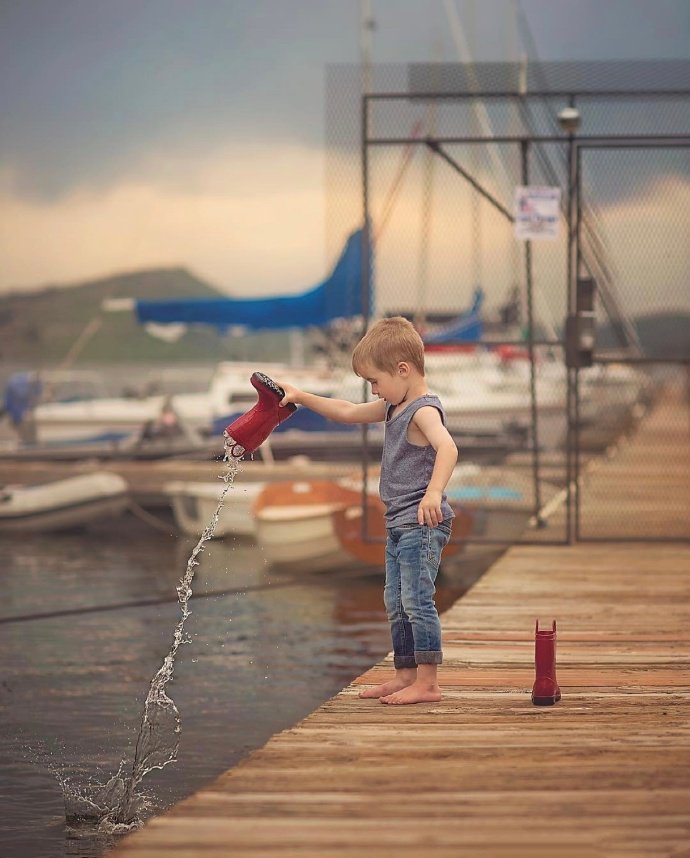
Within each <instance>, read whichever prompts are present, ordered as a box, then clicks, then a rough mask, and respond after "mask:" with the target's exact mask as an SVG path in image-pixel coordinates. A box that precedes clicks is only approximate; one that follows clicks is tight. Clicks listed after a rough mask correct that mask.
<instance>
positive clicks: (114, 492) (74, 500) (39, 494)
mask: <svg viewBox="0 0 690 858" xmlns="http://www.w3.org/2000/svg"><path fill="white" fill-rule="evenodd" d="M128 504H129V497H128V486H127V483H126V482H125V480H123V479H122V477H120V476H118V475H117V474H111V473H109V472H107V471H94V472H93V473H91V474H82V475H80V476H77V477H68V478H66V479H63V480H53V481H51V482H48V483H40V484H38V485H23V486H14V485H10V486H0V532H5V533H7V532H10V533H14V532H32V533H46V532H51V531H56V530H71V529H74V528H80V527H84V526H86V525H88V524H91V523H92V522H94V521H97V520H101V519H106V518H107V519H109V518H113V517H115V516H119V515H121V514H122V513H123V512H124V511H125V510H126V508H127V506H128Z"/></svg>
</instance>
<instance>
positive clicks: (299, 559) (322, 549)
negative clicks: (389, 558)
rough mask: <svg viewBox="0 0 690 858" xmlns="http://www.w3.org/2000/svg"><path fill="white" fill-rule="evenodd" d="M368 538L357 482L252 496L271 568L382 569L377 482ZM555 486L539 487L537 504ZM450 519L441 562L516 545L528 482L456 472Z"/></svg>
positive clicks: (528, 505) (270, 489)
mask: <svg viewBox="0 0 690 858" xmlns="http://www.w3.org/2000/svg"><path fill="white" fill-rule="evenodd" d="M367 490H368V495H367V505H366V516H367V522H366V525H367V534H368V537H369V538H368V539H366V540H365V539H363V538H362V492H361V487H360V485H358V480H356V479H353V480H341V481H337V482H336V481H316V480H313V481H309V480H299V481H295V482H286V483H275V484H270V485H267V486H266V487H265V489H264V490H263V492H262V493H261V494H260V495H259V496H258V498H257V500H256V503H255V507H254V514H255V516H256V541H257V544H258V545H259V547H260V548H261V549H262V551H263V553H264V556H265V557H266V560H267V561H268V562H269V563H271V564H272V565H274V566H277V567H287V568H297V569H301V570H304V571H306V570H309V571H314V570H328V569H334V568H342V567H348V566H361V565H366V566H378V567H380V568H383V563H384V554H385V551H384V540H385V526H384V518H383V511H384V508H383V504H382V502H381V500H380V499H379V497H378V484H377V478H376V477H372V479H371V481H370V483H369V484H368V486H367ZM557 491H558V490H557V487H555V486H551V485H548V486H547V485H544V484H543V483H542V500H543V502H546V501H547V500H549V499H550V498H552V497H553V496H555V495H556V493H557ZM446 492H447V495H448V500H449V502H450V503H451V506H452V507H453V510H454V512H455V514H456V518H455V521H454V524H453V543H454V544H452V545H449V546H448V548H447V549H446V551H445V552H444V559H445V560H450V559H451V558H453V557H454V556H455V557H457V558H458V559H461V558H464V557H477V556H479V555H482V554H487V553H493V552H496V551H497V550H500V549H501V547H506V546H508V545H509V544H510V543H512V542H514V541H515V540H516V539H518V538H519V537H520V536H521V534H522V533H523V532H524V531H525V529H526V528H527V527H528V525H529V522H530V518H531V517H532V515H533V513H534V501H533V491H532V483H531V480H530V477H529V475H524V474H522V473H520V472H516V471H510V470H506V469H502V468H497V467H486V468H484V467H481V468H480V467H478V466H477V465H474V464H472V463H464V464H462V465H459V466H458V467H457V468H456V470H455V472H454V474H453V476H452V478H451V480H450V482H449V484H448V487H447V489H446Z"/></svg>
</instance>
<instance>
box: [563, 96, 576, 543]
mask: <svg viewBox="0 0 690 858" xmlns="http://www.w3.org/2000/svg"><path fill="white" fill-rule="evenodd" d="M558 124H559V125H560V126H561V130H562V131H564V132H565V133H566V134H567V135H568V166H567V177H568V197H567V200H566V224H567V229H568V245H567V253H568V257H567V273H566V277H567V293H566V295H567V305H568V307H567V312H566V361H565V362H566V367H567V379H568V384H567V412H568V440H567V449H566V485H567V487H568V496H567V499H566V540H567V542H568V543H569V544H572V543H573V542H574V541H575V536H576V532H577V529H578V528H577V504H578V502H579V495H578V485H577V483H576V485H575V505H576V510H575V519H576V525H575V532H573V527H572V496H571V486H572V483H573V466H575V470H576V471H577V463H576V462H573V447H574V446H576V445H577V432H578V428H577V427H578V423H579V403H578V392H577V386H578V380H577V375H578V373H577V369H576V368H575V369H573V364H574V363H575V362H574V361H573V357H572V356H573V348H572V344H571V340H572V338H573V334H574V330H573V321H574V319H575V316H574V313H575V307H574V301H575V289H574V288H573V249H574V244H575V241H574V238H575V236H574V234H573V227H574V224H573V220H574V218H573V206H574V204H575V195H576V188H577V178H576V176H575V175H574V173H575V157H574V156H575V133H576V132H577V130H578V128H579V127H580V111H579V110H578V109H577V108H576V107H575V105H574V104H570V105H569V106H568V107H564V108H563V109H562V110H561V111H560V112H559V114H558ZM575 276H577V272H575ZM577 458H578V457H577V455H575V459H576V460H577Z"/></svg>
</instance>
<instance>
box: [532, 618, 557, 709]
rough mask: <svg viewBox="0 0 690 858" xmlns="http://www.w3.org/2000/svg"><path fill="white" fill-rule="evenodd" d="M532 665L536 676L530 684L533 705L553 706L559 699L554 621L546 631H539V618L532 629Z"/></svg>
mask: <svg viewBox="0 0 690 858" xmlns="http://www.w3.org/2000/svg"><path fill="white" fill-rule="evenodd" d="M534 667H535V671H536V678H535V680H534V685H533V686H532V703H534V705H535V706H553V705H554V703H558V701H559V700H560V699H561V689H560V688H559V687H558V682H557V681H556V621H555V620H554V621H553V628H552V629H551V631H548V632H540V631H539V620H537V625H536V627H535V630H534Z"/></svg>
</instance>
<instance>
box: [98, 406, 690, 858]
mask: <svg viewBox="0 0 690 858" xmlns="http://www.w3.org/2000/svg"><path fill="white" fill-rule="evenodd" d="M664 407H666V408H668V407H669V404H668V402H666V403H665V404H664ZM683 407H685V409H687V405H685V406H683V405H682V403H680V402H679V403H677V408H678V409H679V410H678V412H677V414H676V416H677V417H678V418H679V419H678V421H677V422H676V423H673V422H672V424H671V425H675V426H677V427H679V428H678V431H677V432H668V431H667V428H668V425H669V423H668V418H669V414H668V412H667V413H665V414H664V415H662V416H663V420H662V421H661V424H660V423H659V419H658V418H659V414H658V412H657V413H656V418H655V416H654V414H652V416H651V418H650V419H649V420H647V421H646V422H645V423H643V424H642V426H641V428H640V429H639V431H638V433H637V435H636V436H635V437H634V438H633V439H631V440H630V441H629V443H628V444H627V445H626V446H625V448H624V449H623V450H622V451H621V453H620V455H619V456H616V457H615V458H614V459H612V460H610V461H607V462H602V463H601V464H600V466H599V467H597V468H596V469H594V471H593V472H592V473H591V474H590V475H589V476H588V478H587V486H588V491H591V492H592V493H593V497H597V498H598V497H601V498H602V501H601V503H600V505H599V509H598V512H597V521H598V522H599V524H600V525H602V527H603V523H604V520H603V517H608V522H609V525H610V529H611V530H615V526H616V523H617V522H620V521H623V522H627V521H630V520H633V519H634V517H635V516H640V514H641V513H643V509H642V508H641V506H640V504H641V503H643V502H644V499H641V498H640V496H639V494H637V493H634V492H633V493H631V492H626V491H625V489H623V490H621V491H619V492H618V494H617V496H616V497H615V498H614V497H612V495H611V492H610V491H608V490H605V487H606V486H607V484H608V483H609V482H610V476H611V475H610V474H609V469H612V471H611V474H614V473H615V476H616V478H617V479H620V478H621V474H622V473H623V472H624V470H625V463H626V457H627V462H628V468H629V469H630V473H628V479H629V480H630V481H631V482H632V483H634V482H635V480H636V475H635V473H634V472H635V468H636V467H638V466H639V467H640V468H641V469H644V470H647V471H648V470H650V465H652V464H653V463H652V462H651V461H650V457H651V456H654V455H657V456H663V457H669V458H668V461H672V462H674V463H676V464H675V465H674V469H673V470H674V473H673V479H674V480H675V483H674V484H675V485H681V487H682V486H683V483H682V479H685V480H687V479H688V477H689V476H690V474H689V472H688V469H689V468H690V456H688V455H687V453H688V451H689V449H690V448H689V446H688V444H689V442H690V436H689V435H688V432H687V421H686V422H685V423H684V422H683V420H682V416H683V412H682V409H683ZM685 416H686V417H687V414H686V415H685ZM660 425H662V427H666V428H664V429H663V433H662V434H663V439H664V444H663V445H661V444H659V443H653V440H654V439H653V438H652V436H655V437H657V440H658V434H657V433H658V432H659V431H660ZM650 433H651V434H650ZM640 450H644V455H640ZM659 466H660V467H662V463H659ZM679 480H681V482H680V483H679V482H678V481H679ZM662 483H663V481H659V480H653V481H652V482H651V484H650V486H649V487H648V492H651V495H652V497H651V500H650V503H651V508H652V509H653V510H654V517H655V521H656V519H657V517H658V515H659V514H660V513H659V511H660V510H662V509H663V502H664V501H663V496H662V495H661V494H658V493H660V492H661V493H663V490H664V488H663V484H662ZM684 485H685V486H686V487H687V488H688V496H690V484H689V483H688V482H685V483H684ZM597 487H598V488H597ZM688 496H686V497H685V507H684V508H685V509H686V510H687V509H688V501H689V497H688ZM678 509H679V507H678V502H677V498H676V501H675V505H674V506H673V509H672V510H670V518H671V522H672V533H673V535H675V536H676V538H678V535H679V534H680V535H683V534H684V535H685V536H686V537H687V536H688V530H687V528H688V524H689V523H690V516H687V517H686V522H685V531H682V530H681V524H682V521H681V518H682V517H681V516H680V515H679V512H678ZM536 618H539V619H540V621H541V623H542V626H548V625H550V623H551V620H552V619H556V620H557V622H558V679H559V682H560V685H561V690H562V694H563V697H562V700H561V702H560V703H558V704H557V705H556V706H554V707H549V708H539V707H535V706H533V705H532V703H531V700H530V691H531V686H532V681H533V679H534V669H533V653H534V644H533V640H534V638H533V631H534V623H535V619H536ZM442 621H443V626H444V636H445V641H444V652H445V661H444V665H443V667H442V669H441V673H440V677H441V683H442V686H443V688H444V695H445V696H444V699H443V700H442V701H441V702H440V703H435V704H424V705H418V706H402V707H397V706H384V705H381V704H380V703H379V702H378V701H375V700H361V699H359V698H358V696H357V695H358V692H359V691H360V690H361V688H362V687H363V686H365V685H367V684H370V683H376V682H378V681H380V680H381V679H382V678H383V677H384V676H387V675H388V674H389V673H390V671H391V669H392V667H391V660H390V657H389V658H388V659H386V660H385V661H384V662H382V663H380V664H378V665H376V666H375V667H373V668H372V669H371V670H370V671H368V672H367V673H365V674H364V675H363V676H361V677H359V678H358V679H356V680H355V681H354V682H353V683H352V685H350V686H349V687H348V688H346V689H344V690H343V691H342V692H341V693H340V694H338V695H337V696H336V697H334V698H333V699H332V700H330V701H328V702H327V703H325V704H324V705H323V706H321V707H320V708H319V709H318V710H317V711H316V712H314V713H313V714H312V715H310V716H309V717H308V718H306V719H305V720H304V721H302V722H301V723H299V724H297V725H296V726H295V727H293V728H292V729H289V730H286V731H284V732H283V733H281V734H279V735H277V736H275V737H274V738H273V739H271V740H270V741H269V742H268V743H267V744H266V746H265V747H264V748H262V749H260V750H258V751H256V752H255V753H253V754H251V755H250V756H249V757H248V758H247V759H246V760H245V761H243V762H242V763H241V764H240V765H238V766H237V767H235V768H234V769H231V770H230V771H228V772H226V773H225V774H224V775H222V776H221V777H220V778H218V779H217V780H216V781H215V782H213V783H212V784H210V785H209V786H208V787H207V788H206V789H204V790H202V791H200V792H198V793H197V794H195V795H193V796H191V797H190V798H188V799H186V800H185V801H182V802H180V803H179V804H177V805H176V806H175V807H173V808H172V809H171V810H170V811H169V812H167V813H166V814H164V815H163V816H160V817H158V818H156V819H152V820H151V821H149V822H148V823H147V825H146V826H145V827H144V828H143V829H142V830H141V831H139V832H137V833H135V834H133V835H131V836H130V837H128V838H126V839H125V840H123V842H122V843H121V844H120V845H119V847H118V848H117V849H116V850H115V852H114V853H113V854H116V855H121V856H127V858H144V856H147V858H149V856H150V858H198V856H205V858H221V856H223V858H226V856H231V858H244V856H247V858H248V856H254V858H255V856H259V855H261V856H280V858H293V856H294V858H297V856H299V858H330V856H333V858H355V856H356V858H362V856H364V857H365V858H368V857H369V856H376V858H379V856H381V858H384V856H391V858H393V856H395V858H400V856H415V858H427V856H433V858H456V856H460V855H462V856H463V858H472V856H481V858H504V856H505V858H508V856H509V858H521V856H525V858H527V856H529V858H547V856H548V858H571V856H572V858H584V856H592V858H594V856H597V858H602V856H604V858H643V856H644V858H647V856H649V858H651V856H655V858H656V856H659V858H662V856H664V858H666V856H673V858H681V856H686V858H687V856H690V544H688V543H687V542H681V541H677V542H675V543H651V542H635V543H633V542H627V543H626V542H621V543H590V544H586V543H580V544H577V545H573V546H565V545H564V546H547V545H544V546H530V547H527V546H523V547H516V548H513V549H511V550H510V551H509V552H508V553H507V554H505V555H504V556H503V558H502V559H501V560H500V561H498V563H496V564H495V565H494V566H493V567H492V568H491V570H490V571H489V572H487V573H486V574H485V575H484V577H483V578H482V579H481V580H480V581H479V582H478V583H477V584H476V585H475V587H474V588H473V589H472V590H471V591H470V592H469V593H468V594H467V595H466V596H464V597H463V598H462V599H461V600H460V601H459V602H458V603H456V605H455V606H454V607H453V608H451V609H450V610H449V611H448V612H447V613H445V614H444V616H443V618H442ZM188 752H189V751H188Z"/></svg>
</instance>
